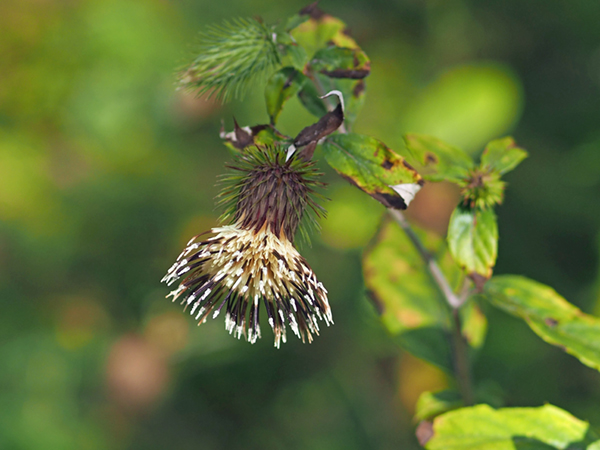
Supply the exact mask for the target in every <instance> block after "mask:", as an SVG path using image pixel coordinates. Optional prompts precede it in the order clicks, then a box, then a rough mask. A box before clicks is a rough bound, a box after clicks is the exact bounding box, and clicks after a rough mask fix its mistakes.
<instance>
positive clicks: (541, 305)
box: [484, 275, 600, 370]
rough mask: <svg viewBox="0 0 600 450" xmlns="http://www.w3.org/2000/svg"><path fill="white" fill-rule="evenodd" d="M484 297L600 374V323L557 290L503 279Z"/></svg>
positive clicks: (491, 284) (492, 284)
mask: <svg viewBox="0 0 600 450" xmlns="http://www.w3.org/2000/svg"><path fill="white" fill-rule="evenodd" d="M484 296H485V298H486V299H487V300H489V301H490V302H491V303H492V304H493V305H495V306H497V307H499V308H500V309H502V310H504V311H506V312H507V313H509V314H512V315H514V316H516V317H519V318H521V319H523V320H525V321H526V322H527V324H528V325H529V326H530V327H531V329H532V330H533V331H535V333H536V334H537V335H538V336H540V337H541V338H542V339H543V340H545V341H546V342H548V343H550V344H552V345H556V346H558V347H560V348H562V349H563V350H564V351H566V352H567V353H570V354H571V355H573V356H575V357H576V358H578V359H579V360H580V361H581V362H582V363H584V364H586V365H588V366H590V367H593V368H594V369H596V370H600V339H599V337H600V319H599V318H597V317H593V316H590V315H588V314H585V313H583V312H581V310H580V309H579V308H577V307H575V306H574V305H572V304H571V303H569V302H567V301H566V300H565V299H564V298H562V297H561V296H560V295H558V294H557V293H556V291H554V289H552V288H550V287H548V286H545V285H543V284H541V283H538V282H536V281H533V280H529V279H527V278H525V277H521V276H517V275H502V276H495V277H493V278H492V279H491V280H490V281H488V282H487V283H486V285H485V291H484Z"/></svg>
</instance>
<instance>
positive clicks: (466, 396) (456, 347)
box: [452, 309, 473, 406]
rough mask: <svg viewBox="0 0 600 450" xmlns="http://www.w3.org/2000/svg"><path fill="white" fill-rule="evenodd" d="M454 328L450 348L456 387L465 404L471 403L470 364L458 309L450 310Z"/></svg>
mask: <svg viewBox="0 0 600 450" xmlns="http://www.w3.org/2000/svg"><path fill="white" fill-rule="evenodd" d="M452 317H453V319H454V329H453V330H452V344H453V345H452V350H453V353H454V361H453V362H454V374H455V376H456V382H457V384H458V389H459V391H460V394H461V396H462V399H463V402H464V403H465V406H470V405H472V404H473V383H472V380H471V364H470V361H469V345H468V344H467V341H466V339H465V337H464V336H463V334H462V333H461V329H462V324H461V320H460V311H459V310H458V309H453V310H452Z"/></svg>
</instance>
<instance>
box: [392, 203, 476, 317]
mask: <svg viewBox="0 0 600 450" xmlns="http://www.w3.org/2000/svg"><path fill="white" fill-rule="evenodd" d="M389 213H390V215H391V216H392V217H393V218H394V220H395V221H396V223H398V225H400V227H401V228H402V229H403V230H404V232H405V233H406V235H407V236H408V237H409V239H410V240H411V242H412V243H413V245H414V246H415V248H416V249H417V251H418V252H419V254H420V255H421V258H423V261H425V264H426V265H427V268H428V269H429V273H430V274H431V276H432V277H433V281H435V284H437V286H438V287H439V289H440V291H441V292H442V294H443V295H444V297H445V298H446V301H447V302H448V304H449V305H450V307H451V308H452V309H458V308H460V307H461V305H462V304H463V303H464V301H465V300H466V298H465V299H462V298H459V297H458V296H457V295H456V294H455V293H454V291H453V290H452V288H451V287H450V284H449V283H448V280H446V277H445V276H444V274H443V273H442V269H440V266H438V263H437V262H436V260H435V258H434V257H433V255H432V254H431V253H429V252H428V251H427V249H426V248H425V246H424V245H423V243H422V242H421V240H420V239H419V236H417V235H416V233H415V232H414V231H413V229H412V228H411V226H410V223H408V220H406V217H404V214H402V213H401V212H400V211H398V210H395V209H390V210H389Z"/></svg>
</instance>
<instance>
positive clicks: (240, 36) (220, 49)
mask: <svg viewBox="0 0 600 450" xmlns="http://www.w3.org/2000/svg"><path fill="white" fill-rule="evenodd" d="M200 40H201V44H200V49H199V52H198V53H199V56H198V57H197V58H196V59H195V60H194V62H193V63H192V64H191V65H190V66H189V67H188V68H187V69H185V70H184V71H183V72H182V73H181V74H180V77H179V83H180V85H181V87H184V88H190V89H195V90H197V92H198V93H199V94H203V93H208V94H209V96H210V95H215V96H216V97H217V98H218V99H220V100H223V101H227V100H229V99H231V98H241V97H242V96H243V95H244V93H245V91H246V89H247V88H248V87H249V85H250V84H252V83H253V82H255V81H259V80H261V79H264V78H266V77H267V76H268V75H270V73H271V72H272V71H273V70H275V69H276V68H277V67H278V66H279V65H280V63H281V61H280V55H279V51H278V49H277V45H276V43H275V42H274V38H273V30H272V29H271V28H270V27H268V26H267V25H265V24H264V23H262V22H260V21H259V20H256V19H235V20H231V21H228V22H225V23H224V24H223V25H220V26H213V27H210V28H209V29H208V31H206V32H205V33H203V34H202V35H201V36H200Z"/></svg>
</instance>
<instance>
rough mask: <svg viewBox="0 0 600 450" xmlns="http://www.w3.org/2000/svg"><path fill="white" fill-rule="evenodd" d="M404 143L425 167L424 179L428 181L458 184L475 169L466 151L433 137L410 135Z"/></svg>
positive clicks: (405, 137)
mask: <svg viewBox="0 0 600 450" xmlns="http://www.w3.org/2000/svg"><path fill="white" fill-rule="evenodd" d="M404 141H405V143H406V147H407V148H408V150H409V151H410V152H411V154H412V156H413V158H415V160H416V161H417V162H418V163H419V165H420V166H422V167H423V171H422V172H423V178H424V179H425V180H427V181H450V182H453V183H458V182H460V181H462V180H464V179H466V178H467V177H468V174H469V170H470V169H473V168H474V167H475V164H474V163H473V160H472V159H471V157H470V156H469V155H467V154H466V153H465V152H464V151H462V150H461V149H459V148H456V147H454V146H452V145H450V144H447V143H446V142H444V141H442V140H441V139H437V138H435V137H433V136H427V135H425V134H417V133H409V134H406V135H405V136H404Z"/></svg>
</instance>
